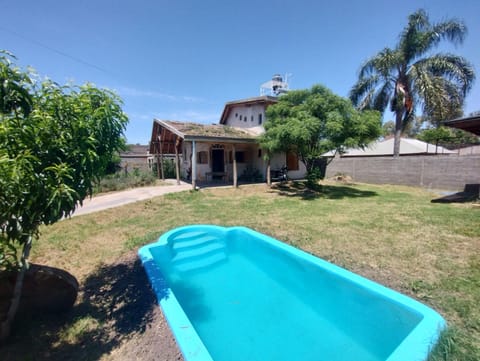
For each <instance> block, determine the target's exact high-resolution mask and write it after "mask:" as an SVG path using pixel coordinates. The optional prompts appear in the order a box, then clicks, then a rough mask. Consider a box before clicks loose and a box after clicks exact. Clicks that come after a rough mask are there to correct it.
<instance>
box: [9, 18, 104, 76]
mask: <svg viewBox="0 0 480 361" xmlns="http://www.w3.org/2000/svg"><path fill="white" fill-rule="evenodd" d="M0 30H2V31H4V32H6V33H9V34H11V35H14V36H16V37H18V38H21V39H23V40H25V41H27V42H29V43H32V44H35V45H37V46H40V47H42V48H44V49H47V50H49V51H52V52H54V53H56V54H58V55H61V56H63V57H65V58H68V59H70V60H73V61H75V62H77V63H80V64H83V65H85V66H88V67H90V68H93V69H96V70H98V71H101V72H102V73H106V74H110V75H112V74H111V73H110V72H109V71H108V70H106V69H103V68H101V67H99V66H97V65H95V64H92V63H89V62H88V61H85V60H82V59H80V58H78V57H76V56H73V55H70V54H67V53H65V52H63V51H61V50H58V49H55V48H52V47H51V46H49V45H46V44H44V43H41V42H39V41H37V40H34V39H30V38H28V37H26V36H24V35H22V34H19V33H17V32H16V31H12V30H10V29H6V28H4V27H3V26H0Z"/></svg>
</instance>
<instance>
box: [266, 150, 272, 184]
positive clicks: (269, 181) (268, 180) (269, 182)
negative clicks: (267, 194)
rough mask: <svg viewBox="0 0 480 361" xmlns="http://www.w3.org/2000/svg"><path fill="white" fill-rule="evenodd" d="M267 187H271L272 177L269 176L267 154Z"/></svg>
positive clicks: (268, 155)
mask: <svg viewBox="0 0 480 361" xmlns="http://www.w3.org/2000/svg"><path fill="white" fill-rule="evenodd" d="M267 157H268V158H267V185H268V186H269V187H271V186H272V175H271V174H270V154H268V153H267Z"/></svg>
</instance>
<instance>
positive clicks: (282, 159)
mask: <svg viewBox="0 0 480 361" xmlns="http://www.w3.org/2000/svg"><path fill="white" fill-rule="evenodd" d="M286 164H287V156H286V154H285V153H276V154H274V155H273V157H272V159H271V160H270V168H271V169H272V170H279V169H281V168H282V167H283V166H285V165H286ZM306 174H307V168H306V167H305V164H303V162H302V161H301V160H300V159H299V160H298V170H290V169H289V170H288V177H289V178H292V179H301V178H304V177H305V175H306Z"/></svg>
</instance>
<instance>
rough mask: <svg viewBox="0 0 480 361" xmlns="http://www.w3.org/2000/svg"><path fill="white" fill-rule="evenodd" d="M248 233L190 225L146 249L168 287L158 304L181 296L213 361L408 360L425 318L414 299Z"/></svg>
mask: <svg viewBox="0 0 480 361" xmlns="http://www.w3.org/2000/svg"><path fill="white" fill-rule="evenodd" d="M246 230H248V229H246V228H231V229H225V228H221V227H209V226H204V227H202V226H196V227H190V228H188V227H187V228H182V229H180V230H175V231H172V232H170V233H168V235H167V236H166V237H164V238H163V239H162V238H161V239H162V241H161V242H159V243H158V244H156V245H155V244H154V245H151V246H148V251H149V252H150V254H151V257H152V259H153V260H154V262H155V265H156V267H157V268H158V269H159V271H160V273H161V275H160V276H157V277H158V279H159V280H163V281H162V282H163V286H164V290H163V293H159V291H158V290H157V296H158V297H159V300H160V303H161V304H162V302H161V301H162V299H163V300H164V301H165V300H167V299H168V295H169V292H171V293H173V294H174V295H175V299H176V301H177V302H178V304H179V305H181V312H184V313H185V315H187V317H188V319H189V321H190V322H191V325H192V326H193V328H194V329H195V332H196V333H197V334H198V336H199V338H200V339H201V341H202V343H203V344H204V346H205V347H206V349H207V350H208V353H209V356H211V358H212V359H214V360H218V361H221V360H232V361H235V360H247V359H248V360H279V361H280V360H292V359H301V360H312V361H313V360H330V361H343V360H351V359H353V358H354V359H355V360H358V361H377V360H378V361H379V360H390V358H389V357H390V356H391V355H392V354H395V353H398V354H403V351H402V350H400V351H398V348H399V346H400V345H401V344H402V343H404V342H405V340H406V339H407V338H408V337H410V335H411V333H412V331H413V330H414V329H415V328H417V327H418V325H419V324H420V323H421V322H422V320H423V319H424V313H423V312H421V311H422V310H423V308H420V311H419V310H417V309H415V306H417V304H418V303H417V302H416V301H413V300H411V301H413V302H407V303H402V302H399V300H398V297H397V298H395V297H394V298H392V297H391V296H392V292H393V293H394V291H391V290H388V289H384V288H383V287H382V286H380V285H377V284H374V283H373V282H371V281H368V280H365V279H363V278H361V277H360V276H357V275H354V274H352V273H350V272H348V271H346V270H342V269H340V268H339V267H336V266H334V265H331V264H329V263H328V262H325V261H322V260H319V259H318V258H316V257H314V256H311V255H308V254H306V253H304V252H302V251H300V250H297V249H294V248H293V247H290V246H287V245H284V244H282V243H281V242H278V241H276V240H273V239H270V238H269V237H266V236H264V235H261V234H259V233H256V232H254V231H251V230H248V231H246ZM259 235H260V236H264V237H266V239H262V237H260V236H259ZM265 240H267V241H265ZM360 281H364V282H360ZM365 282H366V283H365ZM366 285H367V286H368V287H366ZM372 287H373V288H372ZM385 290H387V291H388V292H383V291H385ZM377 291H381V292H377ZM394 294H396V293H394ZM403 298H406V297H405V296H402V297H400V301H402V300H403ZM412 305H413V306H412ZM166 316H167V319H168V318H169V316H168V315H166ZM169 322H170V320H169ZM170 324H171V326H172V322H170ZM172 328H173V327H172ZM436 331H438V330H436ZM174 333H175V332H174ZM435 337H436V336H435V334H432V335H429V339H428V340H426V342H427V346H428V343H429V342H432V341H433V340H434V338H435ZM352 357H353V358H352ZM402 357H403V356H402ZM192 359H194V358H192Z"/></svg>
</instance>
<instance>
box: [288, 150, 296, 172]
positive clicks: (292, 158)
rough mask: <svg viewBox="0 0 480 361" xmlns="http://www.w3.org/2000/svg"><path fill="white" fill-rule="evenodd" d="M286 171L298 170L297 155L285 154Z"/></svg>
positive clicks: (293, 153) (290, 152) (292, 153)
mask: <svg viewBox="0 0 480 361" xmlns="http://www.w3.org/2000/svg"><path fill="white" fill-rule="evenodd" d="M287 169H288V170H298V169H299V167H298V155H297V153H295V152H292V151H289V152H287Z"/></svg>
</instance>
